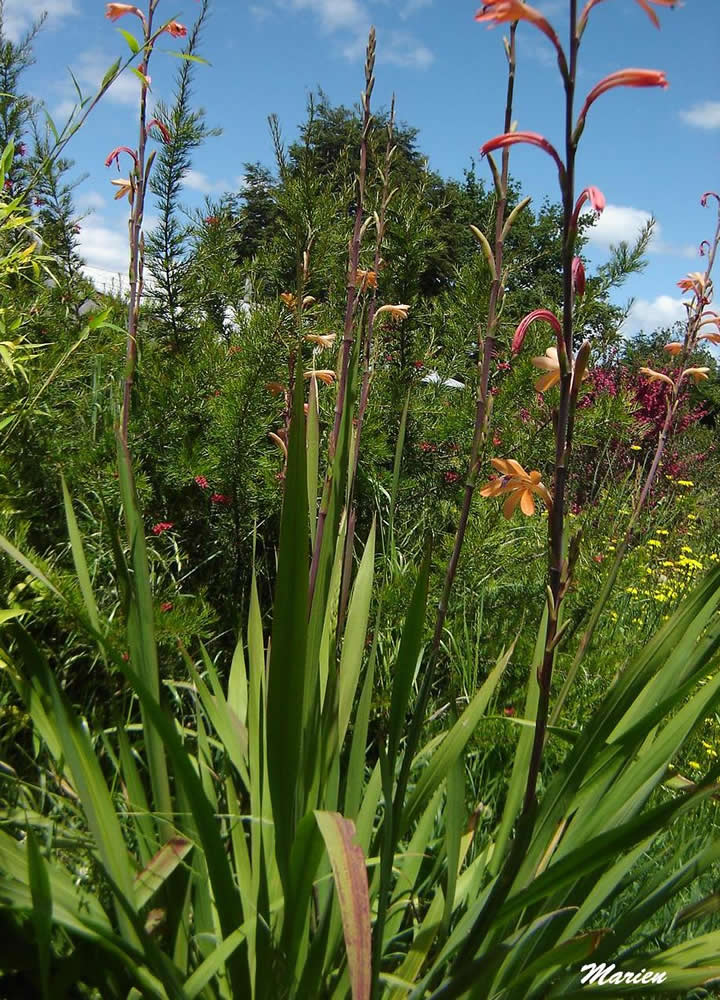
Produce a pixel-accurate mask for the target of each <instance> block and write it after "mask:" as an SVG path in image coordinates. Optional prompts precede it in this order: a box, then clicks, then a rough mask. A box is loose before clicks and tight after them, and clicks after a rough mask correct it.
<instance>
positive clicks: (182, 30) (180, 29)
mask: <svg viewBox="0 0 720 1000" xmlns="http://www.w3.org/2000/svg"><path fill="white" fill-rule="evenodd" d="M163 31H166V32H167V33H168V35H172V36H173V38H184V37H185V35H187V28H186V27H185V25H184V24H180V23H179V22H178V21H171V22H170V23H169V24H167V25H165V27H164V28H163Z"/></svg>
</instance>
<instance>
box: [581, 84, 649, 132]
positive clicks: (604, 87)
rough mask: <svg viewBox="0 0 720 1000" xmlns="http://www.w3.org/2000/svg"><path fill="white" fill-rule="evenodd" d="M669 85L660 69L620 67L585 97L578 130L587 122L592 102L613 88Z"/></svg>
mask: <svg viewBox="0 0 720 1000" xmlns="http://www.w3.org/2000/svg"><path fill="white" fill-rule="evenodd" d="M667 85H668V82H667V77H666V76H665V74H664V73H663V72H662V70H659V69H619V70H617V72H615V73H610V74H609V76H606V77H603V79H602V80H600V82H599V83H596V84H595V86H594V87H593V89H592V90H591V91H590V93H589V94H588V95H587V97H586V98H585V104H584V105H583V109H582V111H581V112H580V117H579V118H578V122H577V126H576V132H577V131H578V129H582V126H583V125H584V124H585V116H586V115H587V113H588V111H589V110H590V106H591V104H594V103H595V101H596V100H597V99H598V97H600V96H601V95H602V94H604V93H606V92H607V91H608V90H613V88H615V87H663V88H665V87H667Z"/></svg>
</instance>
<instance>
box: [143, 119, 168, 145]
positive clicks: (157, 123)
mask: <svg viewBox="0 0 720 1000" xmlns="http://www.w3.org/2000/svg"><path fill="white" fill-rule="evenodd" d="M153 127H155V128H156V129H158V130H159V131H160V134H161V135H162V137H163V142H164V143H168V142H170V132H169V131H168V128H167V126H166V125H163V123H162V122H161V121H159V120H158V119H157V118H153V119H151V121H149V122H148V123H147V127H146V129H145V135H147V136H149V135H150V129H151V128H153Z"/></svg>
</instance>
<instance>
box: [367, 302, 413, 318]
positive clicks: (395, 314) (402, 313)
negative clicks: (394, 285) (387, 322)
mask: <svg viewBox="0 0 720 1000" xmlns="http://www.w3.org/2000/svg"><path fill="white" fill-rule="evenodd" d="M409 311H410V306H407V305H403V304H402V303H401V304H400V305H397V306H380V308H379V309H378V310H377V311H376V313H375V315H376V316H381V315H382V314H383V313H389V315H390V318H391V319H396V320H403V319H407V318H408V312H409Z"/></svg>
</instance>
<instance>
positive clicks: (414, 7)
mask: <svg viewBox="0 0 720 1000" xmlns="http://www.w3.org/2000/svg"><path fill="white" fill-rule="evenodd" d="M432 2H433V0H406V3H405V5H404V6H403V7H401V8H400V17H401V18H402V19H403V21H404V20H406V19H407V18H408V17H412V15H413V14H416V13H417V12H418V11H419V10H422V9H423V8H424V7H431V6H432Z"/></svg>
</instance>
